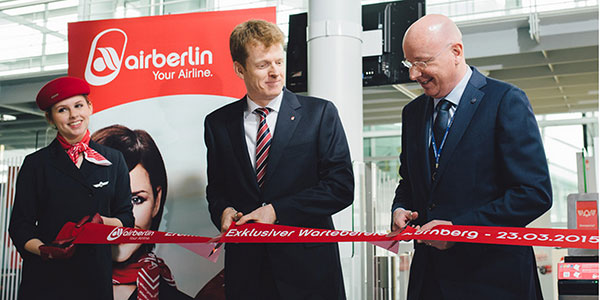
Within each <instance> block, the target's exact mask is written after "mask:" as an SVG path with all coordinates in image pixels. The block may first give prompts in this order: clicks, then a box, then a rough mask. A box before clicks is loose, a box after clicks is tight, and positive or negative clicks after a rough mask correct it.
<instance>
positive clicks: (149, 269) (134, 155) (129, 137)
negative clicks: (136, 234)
mask: <svg viewBox="0 0 600 300" xmlns="http://www.w3.org/2000/svg"><path fill="white" fill-rule="evenodd" d="M92 140H93V141H95V142H97V143H99V144H102V145H105V146H108V147H111V148H113V149H117V150H119V151H120V152H121V153H122V154H123V156H124V157H125V162H126V164H127V168H128V170H129V177H130V181H131V191H132V197H131V203H132V204H133V215H134V217H135V225H134V227H135V228H138V229H145V230H148V229H150V230H158V227H159V225H160V221H161V219H162V215H163V210H164V206H165V202H166V201H165V200H166V199H167V172H166V169H165V164H164V160H163V158H162V155H161V153H160V151H159V149H158V147H157V146H156V143H155V142H154V140H153V139H152V137H151V136H150V135H149V134H148V133H147V132H146V131H144V130H140V129H136V130H131V129H129V128H127V127H125V126H122V125H111V126H108V127H105V128H102V129H100V130H98V131H96V132H94V134H93V135H92ZM153 250H154V245H153V244H120V245H117V246H114V247H113V260H114V261H115V264H114V266H113V276H112V278H113V290H114V299H117V300H118V299H192V298H191V297H189V296H188V295H186V294H184V293H183V292H181V291H179V290H177V286H176V284H175V280H174V278H173V276H172V274H171V270H170V269H169V267H168V266H167V265H166V264H165V263H164V261H163V260H162V259H161V258H159V257H157V256H156V255H155V254H154V252H153ZM157 279H159V280H158V282H159V285H158V286H156V285H154V284H151V283H152V282H156V281H157Z"/></svg>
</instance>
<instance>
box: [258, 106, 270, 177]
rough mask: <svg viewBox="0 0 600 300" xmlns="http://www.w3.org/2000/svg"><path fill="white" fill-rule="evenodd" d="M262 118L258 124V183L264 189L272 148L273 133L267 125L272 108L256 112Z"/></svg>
mask: <svg viewBox="0 0 600 300" xmlns="http://www.w3.org/2000/svg"><path fill="white" fill-rule="evenodd" d="M254 111H255V112H256V113H257V114H258V115H259V116H260V122H259V123H258V133H257V135H256V181H257V182H258V186H259V187H261V188H262V186H263V183H264V178H265V173H266V172H267V158H268V157H269V148H271V131H269V126H268V125H267V115H268V114H269V112H271V109H270V108H265V107H259V108H257V109H256V110H254Z"/></svg>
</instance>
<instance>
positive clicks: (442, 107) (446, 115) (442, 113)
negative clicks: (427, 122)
mask: <svg viewBox="0 0 600 300" xmlns="http://www.w3.org/2000/svg"><path fill="white" fill-rule="evenodd" d="M450 107H452V102H450V101H448V100H446V99H442V100H441V101H440V102H439V103H438V104H437V105H436V107H435V109H436V111H437V117H435V121H434V122H433V137H434V138H435V146H436V147H437V148H440V147H441V146H442V140H443V139H444V135H445V134H446V128H448V119H450Z"/></svg>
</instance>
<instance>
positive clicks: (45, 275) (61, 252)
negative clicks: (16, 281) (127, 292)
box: [9, 77, 134, 300]
mask: <svg viewBox="0 0 600 300" xmlns="http://www.w3.org/2000/svg"><path fill="white" fill-rule="evenodd" d="M89 93H90V88H89V85H88V84H87V83H86V82H85V81H83V80H81V79H78V78H75V77H61V78H58V79H55V80H52V81H50V82H49V83H47V84H46V85H45V86H44V87H43V88H42V89H41V90H40V91H39V93H38V95H37V98H36V102H37V105H38V107H39V108H40V109H41V110H42V111H45V115H46V119H47V120H48V122H49V123H50V125H52V126H53V127H55V128H56V129H57V130H58V134H57V136H56V138H55V139H54V140H53V141H52V143H50V145H48V146H47V147H45V148H42V149H40V150H38V151H36V152H35V153H33V154H30V155H28V156H27V157H25V160H24V162H23V165H22V166H21V169H20V171H19V175H18V178H17V186H16V194H15V202H14V207H13V211H12V215H11V220H10V228H9V233H10V237H11V239H12V241H13V243H14V244H15V246H16V248H17V250H18V251H19V253H20V254H21V257H22V258H23V273H22V280H21V285H20V287H19V299H102V300H105V299H113V291H112V282H111V277H112V259H111V248H110V246H109V245H73V244H71V243H70V242H65V241H64V240H62V241H60V240H55V239H56V236H57V234H58V232H59V231H60V229H61V228H62V226H63V225H64V224H65V223H66V222H76V223H78V224H79V225H81V224H83V223H85V222H90V221H92V222H97V223H104V224H107V225H112V226H127V227H132V226H133V223H134V219H133V213H132V204H131V189H130V184H129V171H128V169H127V165H126V164H125V160H124V158H123V155H122V154H121V153H120V152H118V151H116V150H113V149H111V148H108V147H106V146H102V145H99V144H97V143H94V142H93V141H90V133H89V131H88V124H89V120H90V115H91V114H92V111H93V107H92V103H91V102H90V100H89V98H88V94H89Z"/></svg>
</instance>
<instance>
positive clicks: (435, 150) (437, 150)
mask: <svg viewBox="0 0 600 300" xmlns="http://www.w3.org/2000/svg"><path fill="white" fill-rule="evenodd" d="M454 116H456V113H454V114H453V115H452V118H451V119H450V122H448V126H447V127H446V131H445V132H444V138H442V143H441V144H440V147H439V148H438V147H437V145H436V144H435V137H434V136H433V122H434V120H433V116H431V145H432V146H433V156H434V158H435V169H436V170H437V168H438V166H439V164H440V156H441V155H442V148H444V144H446V138H447V137H448V131H450V126H452V123H453V122H454Z"/></svg>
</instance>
